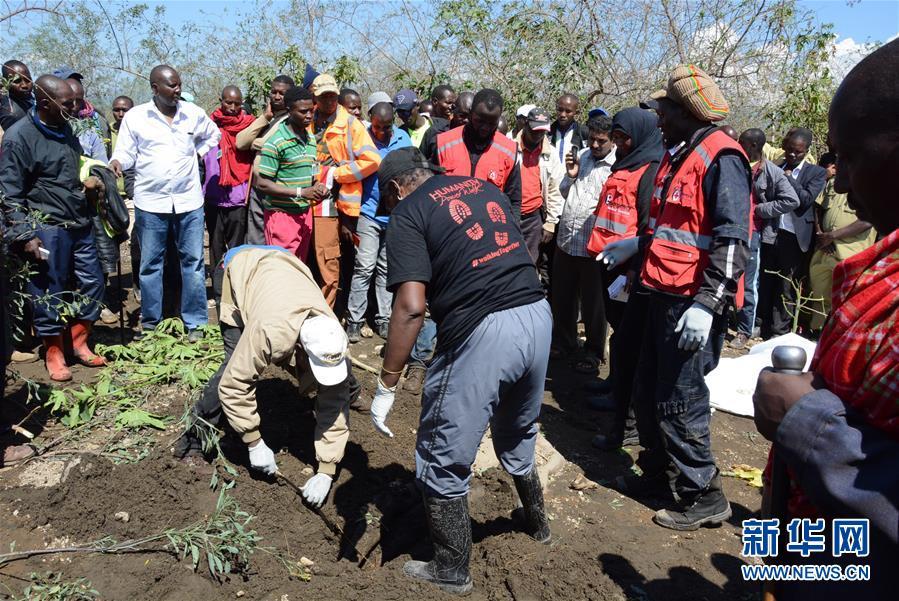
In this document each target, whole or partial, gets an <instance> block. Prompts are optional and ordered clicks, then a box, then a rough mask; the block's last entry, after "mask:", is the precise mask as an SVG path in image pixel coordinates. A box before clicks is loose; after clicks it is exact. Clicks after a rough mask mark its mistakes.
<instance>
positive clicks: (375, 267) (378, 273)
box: [347, 215, 393, 326]
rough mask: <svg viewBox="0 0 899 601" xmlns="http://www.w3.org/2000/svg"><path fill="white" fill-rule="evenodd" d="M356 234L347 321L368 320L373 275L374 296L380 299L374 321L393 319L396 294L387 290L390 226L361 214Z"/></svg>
mask: <svg viewBox="0 0 899 601" xmlns="http://www.w3.org/2000/svg"><path fill="white" fill-rule="evenodd" d="M356 235H358V236H359V247H358V248H357V249H356V264H355V266H354V268H353V281H352V283H351V284H350V298H349V300H348V301H347V310H348V311H349V317H348V318H347V321H349V322H350V323H360V324H361V323H362V322H363V321H365V312H366V310H367V309H368V289H369V288H370V287H371V276H372V275H374V276H375V298H376V299H377V301H378V312H377V314H376V315H375V323H376V324H377V325H379V326H380V325H381V324H386V323H388V322H389V321H390V312H391V301H392V300H393V295H392V294H390V293H389V292H387V244H386V242H387V226H385V225H382V224H380V223H378V222H376V221H375V220H374V219H369V218H368V217H366V216H365V215H362V216H360V217H359V222H358V224H357V225H356Z"/></svg>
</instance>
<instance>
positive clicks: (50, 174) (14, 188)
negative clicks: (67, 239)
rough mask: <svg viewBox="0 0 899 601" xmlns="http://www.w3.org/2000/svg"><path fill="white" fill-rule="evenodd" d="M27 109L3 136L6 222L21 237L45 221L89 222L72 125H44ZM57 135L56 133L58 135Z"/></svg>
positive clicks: (0, 184) (0, 167)
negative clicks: (37, 219)
mask: <svg viewBox="0 0 899 601" xmlns="http://www.w3.org/2000/svg"><path fill="white" fill-rule="evenodd" d="M31 115H32V113H29V115H28V116H26V117H25V118H24V119H20V120H19V121H18V122H16V124H15V125H13V126H12V127H11V128H10V129H9V131H7V132H5V133H4V135H3V147H2V151H0V193H2V194H3V195H4V196H5V201H4V203H3V213H4V217H5V219H6V226H7V227H8V228H9V229H10V230H12V231H11V232H10V233H11V235H12V236H13V237H15V238H16V239H17V240H29V239H31V238H33V237H34V231H35V230H36V229H39V228H38V227H37V224H36V223H35V222H34V219H33V213H40V215H41V220H42V223H45V224H46V225H51V226H61V227H73V228H74V227H85V226H87V225H89V224H90V217H89V211H88V206H87V201H86V200H85V198H84V192H82V185H81V178H80V177H79V169H78V166H79V158H80V156H81V144H79V143H78V138H76V137H75V135H74V134H73V133H72V128H71V127H69V125H68V124H65V125H63V127H62V128H60V129H58V130H50V129H46V130H43V131H42V130H41V129H39V128H38V126H37V125H36V124H35V122H34V120H33V119H32V117H31ZM54 134H58V137H57V136H55V135H54Z"/></svg>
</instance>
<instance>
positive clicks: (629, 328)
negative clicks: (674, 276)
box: [609, 288, 649, 439]
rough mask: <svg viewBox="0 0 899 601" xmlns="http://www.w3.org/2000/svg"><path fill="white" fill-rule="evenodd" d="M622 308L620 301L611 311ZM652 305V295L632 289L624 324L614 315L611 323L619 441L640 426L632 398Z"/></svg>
mask: <svg viewBox="0 0 899 601" xmlns="http://www.w3.org/2000/svg"><path fill="white" fill-rule="evenodd" d="M620 304H621V303H619V302H618V301H610V302H609V306H610V308H611V307H612V306H614V305H620ZM648 304H649V294H648V293H647V292H646V291H645V290H644V291H642V292H640V293H638V292H637V291H636V290H634V289H633V288H632V289H631V293H630V297H629V298H628V300H627V303H626V304H625V307H624V311H623V315H622V316H621V319H620V321H619V322H618V323H617V324H616V323H615V321H614V320H613V319H612V316H611V315H610V319H609V321H610V322H611V323H612V327H613V328H614V331H613V332H612V338H611V339H610V342H609V347H610V353H611V354H610V356H609V370H610V374H611V378H612V395H613V398H614V399H615V415H614V419H613V421H612V431H611V433H610V434H611V436H612V437H614V438H615V439H623V438H624V433H625V432H626V431H630V430H633V429H634V428H635V427H636V425H637V424H636V419H635V415H634V406H633V402H632V398H633V394H634V378H635V376H636V375H637V363H638V362H639V361H640V349H641V348H642V346H643V329H644V327H645V326H646V312H647V309H648V307H647V305H648ZM610 313H611V312H610Z"/></svg>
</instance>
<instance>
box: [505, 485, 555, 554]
mask: <svg viewBox="0 0 899 601" xmlns="http://www.w3.org/2000/svg"><path fill="white" fill-rule="evenodd" d="M512 480H513V481H514V482H515V490H516V491H518V498H519V499H520V500H521V507H519V508H518V509H516V510H515V511H514V512H512V513H513V516H515V515H518V517H520V518H521V521H522V522H523V523H524V527H525V532H527V533H528V535H529V536H530V537H531V538H533V539H534V540H535V541H537V542H538V543H543V544H545V545H546V544H549V542H550V539H551V535H550V532H549V520H547V519H546V508H545V506H544V504H543V485H542V484H541V483H540V476H539V475H537V468H536V467H534V468H532V469H531V472H530V473H529V474H528V475H527V476H512Z"/></svg>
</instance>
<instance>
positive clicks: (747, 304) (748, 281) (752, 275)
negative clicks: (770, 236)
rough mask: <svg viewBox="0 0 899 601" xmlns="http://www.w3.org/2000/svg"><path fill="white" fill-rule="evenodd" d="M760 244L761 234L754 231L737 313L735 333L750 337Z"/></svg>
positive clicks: (755, 301)
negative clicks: (740, 302) (740, 304)
mask: <svg viewBox="0 0 899 601" xmlns="http://www.w3.org/2000/svg"><path fill="white" fill-rule="evenodd" d="M760 245H761V236H759V234H758V232H755V233H753V234H752V239H751V240H750V241H749V261H747V263H746V271H744V272H743V283H744V285H745V292H744V294H743V308H742V309H740V311H739V312H738V313H737V333H738V334H746V335H747V336H749V337H750V338H752V330H754V329H755V314H756V307H758V297H759V294H758V291H759V253H760V251H759V248H760Z"/></svg>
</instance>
